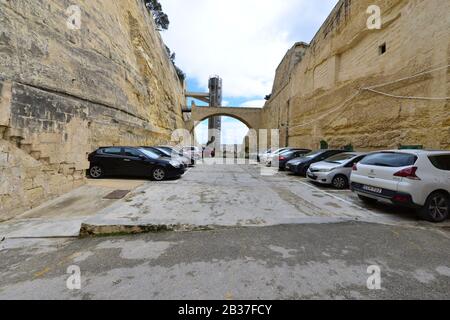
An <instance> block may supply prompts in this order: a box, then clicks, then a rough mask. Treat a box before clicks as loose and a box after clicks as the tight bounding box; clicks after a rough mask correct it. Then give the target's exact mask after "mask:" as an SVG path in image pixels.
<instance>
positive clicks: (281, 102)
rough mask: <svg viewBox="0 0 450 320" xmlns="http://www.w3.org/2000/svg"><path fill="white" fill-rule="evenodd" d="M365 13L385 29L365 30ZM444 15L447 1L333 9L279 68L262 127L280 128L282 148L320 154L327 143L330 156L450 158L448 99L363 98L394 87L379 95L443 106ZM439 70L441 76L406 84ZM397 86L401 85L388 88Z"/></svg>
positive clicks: (449, 90) (449, 43)
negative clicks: (335, 151)
mask: <svg viewBox="0 0 450 320" xmlns="http://www.w3.org/2000/svg"><path fill="white" fill-rule="evenodd" d="M371 5H377V6H379V7H380V9H381V18H382V27H381V29H373V30H371V29H369V28H368V27H367V20H368V18H369V16H370V15H369V14H368V13H367V9H368V8H369V6H371ZM448 12H450V2H449V1H426V0H358V1H355V0H341V1H339V2H338V4H337V5H336V7H335V9H334V10H333V11H332V12H331V14H330V16H329V17H328V19H327V20H326V21H325V23H324V24H323V26H322V27H321V28H320V30H319V31H318V33H317V34H316V36H315V37H314V39H313V40H312V42H311V43H310V44H309V45H308V46H305V45H303V44H297V45H296V46H294V48H293V49H292V50H290V51H289V52H288V54H287V55H286V57H285V58H284V59H283V61H282V63H281V64H280V66H279V68H278V70H277V75H276V78H275V84H274V87H273V92H272V96H271V99H270V100H269V101H268V102H267V104H266V106H265V108H264V110H263V114H262V119H261V122H262V127H267V128H280V129H281V133H280V137H281V141H280V143H281V145H282V146H283V145H291V146H299V147H307V148H311V149H316V148H319V146H320V141H321V140H324V141H326V142H328V144H329V146H330V147H332V148H340V147H343V146H346V145H349V144H352V145H353V146H354V147H355V148H356V149H359V150H368V151H370V150H377V149H387V148H397V147H399V146H400V145H423V146H424V147H425V148H429V149H450V101H449V100H448V99H447V100H445V99H442V100H431V99H429V100H427V99H401V98H395V97H389V96H385V95H381V94H377V93H375V92H370V91H367V90H366V91H364V90H362V91H360V89H361V88H364V87H370V86H374V85H378V84H383V83H390V84H388V85H385V86H383V87H380V88H378V90H379V91H382V92H386V93H388V94H391V95H396V96H409V97H411V96H412V97H430V98H431V97H449V96H450V77H449V75H450V68H448V67H447V68H445V66H448V65H449V64H450V56H449V53H450V31H449V30H450V20H449V16H448ZM303 49H304V50H303ZM299 50H300V51H301V54H300V55H298V54H296V52H299ZM293 65H294V66H293ZM440 66H443V67H444V68H443V69H440V70H438V71H436V72H432V73H427V74H423V75H421V76H419V77H414V78H409V79H405V78H408V77H410V76H413V75H416V74H418V73H420V72H422V71H426V70H432V69H434V68H436V67H440ZM398 79H405V80H402V81H398V82H394V83H391V82H392V81H396V80H398ZM358 92H359V94H358V95H357V96H356V97H355V98H354V99H352V100H350V101H347V100H348V99H349V98H350V97H352V96H353V95H354V94H357V93H358ZM344 102H345V103H344ZM343 103H344V104H343ZM341 104H343V106H342V107H339V106H340V105H341Z"/></svg>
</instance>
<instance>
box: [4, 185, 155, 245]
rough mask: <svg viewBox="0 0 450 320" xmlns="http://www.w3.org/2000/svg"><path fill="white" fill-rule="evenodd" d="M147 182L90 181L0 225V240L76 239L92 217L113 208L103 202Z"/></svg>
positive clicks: (107, 201)
mask: <svg viewBox="0 0 450 320" xmlns="http://www.w3.org/2000/svg"><path fill="white" fill-rule="evenodd" d="M145 182H146V181H144V180H126V179H105V180H88V183H87V184H86V185H85V186H82V187H80V188H77V189H75V190H73V191H71V192H69V193H67V194H65V195H63V196H61V197H58V198H56V199H54V200H51V201H48V202H46V203H44V204H42V205H41V206H39V207H37V208H35V209H32V210H30V211H27V212H25V213H24V214H22V215H20V216H18V217H16V218H15V219H11V220H9V221H6V222H3V223H0V239H1V238H3V237H7V238H36V237H77V236H78V235H79V232H80V227H81V224H82V223H83V222H84V221H85V220H86V219H88V218H89V217H90V216H93V215H95V214H96V213H97V212H99V211H100V210H102V209H104V208H107V207H108V206H110V205H112V204H113V203H114V202H116V200H107V199H104V197H105V196H106V195H108V194H109V193H111V192H113V191H114V190H130V191H132V190H134V189H136V188H137V187H139V186H141V185H143V184H144V183H145Z"/></svg>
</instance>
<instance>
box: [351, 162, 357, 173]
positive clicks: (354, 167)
mask: <svg viewBox="0 0 450 320" xmlns="http://www.w3.org/2000/svg"><path fill="white" fill-rule="evenodd" d="M352 170H353V171H358V165H357V164H356V163H355V164H354V165H353V169H352Z"/></svg>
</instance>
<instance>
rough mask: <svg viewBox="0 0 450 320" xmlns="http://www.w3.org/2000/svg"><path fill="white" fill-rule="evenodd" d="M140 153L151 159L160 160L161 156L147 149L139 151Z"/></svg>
mask: <svg viewBox="0 0 450 320" xmlns="http://www.w3.org/2000/svg"><path fill="white" fill-rule="evenodd" d="M139 151H140V152H142V153H143V154H145V155H146V156H147V157H149V158H150V159H158V158H159V155H157V154H156V153H154V152H153V151H150V150H147V149H139Z"/></svg>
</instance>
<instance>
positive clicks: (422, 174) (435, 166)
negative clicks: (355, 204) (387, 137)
mask: <svg viewBox="0 0 450 320" xmlns="http://www.w3.org/2000/svg"><path fill="white" fill-rule="evenodd" d="M350 180H351V188H352V191H353V192H355V193H357V194H358V196H359V198H360V199H361V200H362V201H364V202H366V203H373V202H377V201H388V202H391V203H394V204H399V205H403V206H409V207H413V208H417V209H418V210H419V213H420V216H421V217H422V218H423V219H425V220H428V221H431V222H442V221H444V220H446V219H447V218H448V217H449V211H450V152H449V151H424V150H395V151H381V152H375V153H372V154H369V155H368V156H366V157H365V158H364V159H363V160H362V161H361V162H359V163H357V164H355V165H354V166H353V171H352V174H351V178H350Z"/></svg>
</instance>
